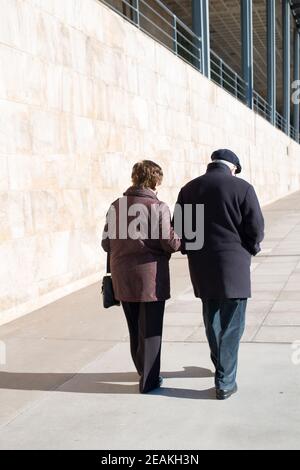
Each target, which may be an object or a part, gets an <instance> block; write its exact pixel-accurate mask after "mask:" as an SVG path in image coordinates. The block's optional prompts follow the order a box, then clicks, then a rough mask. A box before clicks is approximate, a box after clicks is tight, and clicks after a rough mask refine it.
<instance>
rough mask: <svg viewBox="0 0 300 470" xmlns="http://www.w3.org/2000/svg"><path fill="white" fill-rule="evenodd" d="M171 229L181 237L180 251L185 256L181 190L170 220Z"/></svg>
mask: <svg viewBox="0 0 300 470" xmlns="http://www.w3.org/2000/svg"><path fill="white" fill-rule="evenodd" d="M172 227H173V228H175V229H177V230H178V234H179V235H180V237H181V247H180V251H181V253H182V254H183V255H186V254H187V251H186V249H185V238H184V233H185V231H184V202H183V196H182V190H181V191H180V192H179V194H178V198H177V202H176V206H175V211H174V215H173V219H172Z"/></svg>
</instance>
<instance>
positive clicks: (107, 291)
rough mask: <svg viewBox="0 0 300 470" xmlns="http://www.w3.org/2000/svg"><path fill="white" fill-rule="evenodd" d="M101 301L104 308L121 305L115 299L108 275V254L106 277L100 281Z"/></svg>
mask: <svg viewBox="0 0 300 470" xmlns="http://www.w3.org/2000/svg"><path fill="white" fill-rule="evenodd" d="M102 300H103V307H104V308H110V307H115V306H120V305H121V304H120V302H119V300H117V299H116V298H115V293H114V288H113V283H112V278H111V275H110V259H109V254H108V255H107V265H106V276H104V277H103V279H102Z"/></svg>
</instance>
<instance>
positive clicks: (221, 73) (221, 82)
mask: <svg viewBox="0 0 300 470" xmlns="http://www.w3.org/2000/svg"><path fill="white" fill-rule="evenodd" d="M220 84H221V87H222V88H224V79H223V60H222V59H221V60H220Z"/></svg>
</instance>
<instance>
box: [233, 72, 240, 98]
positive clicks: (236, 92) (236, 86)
mask: <svg viewBox="0 0 300 470" xmlns="http://www.w3.org/2000/svg"><path fill="white" fill-rule="evenodd" d="M234 89H235V97H236V98H238V97H239V91H238V78H237V74H236V73H235V74H234Z"/></svg>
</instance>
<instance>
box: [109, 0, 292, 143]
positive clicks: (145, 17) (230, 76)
mask: <svg viewBox="0 0 300 470" xmlns="http://www.w3.org/2000/svg"><path fill="white" fill-rule="evenodd" d="M100 1H101V2H102V3H104V4H106V5H107V6H109V7H110V8H111V9H113V10H114V11H115V12H117V13H118V14H120V15H121V16H122V17H123V18H125V19H126V20H128V21H130V22H131V23H132V24H134V25H135V26H137V27H138V28H139V29H141V30H142V31H143V32H145V33H146V34H148V35H149V36H151V37H152V38H153V39H154V40H156V41H157V42H159V43H160V44H162V45H163V46H165V47H167V48H168V49H169V50H170V51H172V52H173V53H174V54H176V55H177V56H178V57H180V58H181V59H183V60H185V61H186V62H187V63H189V64H190V65H191V66H193V67H194V68H196V69H197V70H199V71H200V72H202V73H203V62H202V40H201V37H199V36H197V35H196V34H195V33H194V32H193V31H192V30H191V29H190V28H189V27H188V26H187V25H186V24H185V23H183V21H181V20H180V19H179V18H178V17H177V16H176V15H175V14H174V13H173V12H172V11H171V10H170V9H169V8H168V7H167V6H166V5H165V4H164V3H163V2H162V1H160V0H152V1H151V5H150V3H149V2H147V0H100ZM210 54H211V58H210V66H211V80H212V81H213V82H214V83H216V84H217V85H219V86H220V87H221V88H223V89H224V90H226V91H228V92H229V93H230V94H231V95H233V96H234V97H235V98H237V99H238V100H240V101H242V102H243V103H244V104H246V102H247V97H246V95H247V83H246V81H245V80H244V79H243V78H242V77H241V76H240V75H239V74H238V73H237V72H235V71H234V70H233V69H232V68H231V67H230V66H229V65H227V64H226V63H225V62H224V61H223V59H221V57H219V56H218V55H217V54H216V53H215V52H214V51H212V50H211V51H210ZM253 110H254V111H255V112H256V113H257V114H259V115H260V116H262V117H263V118H265V119H266V120H267V121H269V122H271V121H272V108H271V105H270V104H269V103H268V102H267V101H266V100H265V99H264V98H263V97H262V96H260V95H259V94H258V93H257V92H256V91H253ZM275 127H277V129H280V130H281V131H282V132H286V131H287V122H286V119H285V118H284V117H283V116H282V115H281V114H280V113H278V112H277V111H276V113H275ZM289 135H290V137H291V138H292V139H294V140H295V141H296V142H298V143H300V141H299V133H297V132H296V130H295V128H294V127H293V126H291V127H290V132H289Z"/></svg>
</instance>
